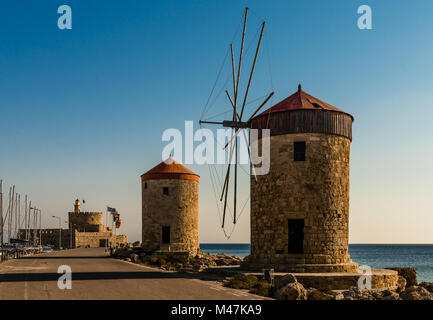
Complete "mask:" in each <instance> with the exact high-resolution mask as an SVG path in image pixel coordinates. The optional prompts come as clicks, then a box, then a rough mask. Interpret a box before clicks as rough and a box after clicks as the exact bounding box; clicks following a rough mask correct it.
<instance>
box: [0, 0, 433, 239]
mask: <svg viewBox="0 0 433 320" xmlns="http://www.w3.org/2000/svg"><path fill="white" fill-rule="evenodd" d="M62 4H68V5H70V6H71V7H72V19H73V29H72V30H59V29H58V28H57V19H58V17H59V15H58V14H57V8H58V6H60V5H62ZM361 4H368V5H370V6H371V7H372V9H373V30H362V31H361V30H359V29H358V28H357V18H358V15H357V8H358V6H359V5H361ZM245 6H249V7H250V8H251V9H252V10H253V12H254V13H255V14H257V15H259V16H260V17H262V18H264V19H265V20H266V21H267V33H266V40H267V43H268V46H269V56H270V63H271V70H272V79H273V87H274V89H275V99H274V102H277V101H279V100H281V99H283V98H285V97H287V96H288V95H289V94H291V93H293V91H295V90H296V86H297V84H298V83H299V82H300V83H302V84H303V88H304V89H305V91H306V92H308V93H310V94H312V95H314V96H316V97H318V98H320V99H322V100H324V101H326V102H328V103H330V104H332V105H334V106H336V107H339V108H341V109H343V110H345V111H347V112H349V113H351V114H352V115H354V117H355V123H354V134H353V144H352V157H351V213H350V214H351V216H350V233H351V234H350V241H351V242H352V243H361V242H383V243H387V242H394V243H398V242H400V243H411V242H418V243H420V242H421V243H433V234H432V233H431V226H432V225H433V215H432V213H433V200H432V199H433V170H432V163H433V126H432V125H431V123H432V120H431V119H432V118H433V90H432V89H433V41H432V40H433V39H432V30H433V19H431V15H432V13H433V2H432V1H430V0H417V1H409V0H407V1H403V0H381V1H378V0H365V1H351V0H327V1H322V0H309V1H287V0H282V1H275V0H270V1H235V0H230V1H228V0H227V1H226V0H218V1H217V0H212V1H210V0H208V1H204V0H200V1H198V0H191V1H188V0H184V1H179V0H172V1H165V0H164V1H162V0H161V1H145V0H140V1H139V0H136V1H131V0H125V1H102V0H93V1H77V0H68V1H66V0H65V1H53V0H44V1H12V0H2V1H1V2H0V179H4V180H5V183H6V184H7V187H9V185H11V184H15V185H16V186H17V188H18V191H19V192H21V193H23V194H24V193H27V194H29V196H30V197H31V198H32V199H33V200H34V201H36V203H37V204H38V205H39V206H40V207H41V208H42V209H44V210H45V212H46V215H47V217H51V216H52V215H54V214H55V215H62V216H63V217H64V218H65V220H66V212H67V211H68V210H70V209H71V208H72V203H73V200H74V199H75V198H76V197H79V198H81V199H86V202H87V207H86V209H88V210H103V209H104V207H105V206H106V205H111V206H115V207H117V208H118V210H119V211H120V213H121V214H122V215H123V220H124V226H123V227H122V228H121V230H120V231H121V232H123V233H126V234H127V235H128V236H129V237H130V239H131V240H136V239H139V238H141V219H140V217H141V196H140V180H139V176H140V174H142V173H143V172H145V171H147V170H148V169H150V168H151V167H153V166H154V165H156V164H157V163H159V162H160V158H161V149H162V147H163V146H164V144H163V143H162V142H161V135H162V132H163V131H164V130H165V129H167V128H179V129H183V126H184V121H185V120H193V121H195V123H197V121H198V119H199V118H200V115H201V114H202V112H203V107H204V104H205V102H206V99H207V97H208V95H209V92H210V90H211V88H212V85H213V82H214V80H215V76H216V73H217V71H218V68H219V67H220V65H221V62H222V59H223V58H224V55H225V52H226V49H227V46H228V44H229V43H230V41H231V40H232V37H233V33H234V31H235V30H236V28H237V26H238V25H239V21H240V19H241V15H242V13H243V9H244V7H245ZM250 21H251V28H252V30H253V31H255V30H256V28H257V26H258V25H259V22H260V21H259V19H257V18H256V17H255V16H254V15H251V18H250ZM261 59H263V60H260V61H261V63H264V62H266V63H267V61H266V55H265V54H264V55H262V56H261ZM264 65H265V64H262V65H260V64H259V67H258V70H257V77H258V79H257V82H256V85H255V87H254V94H252V95H251V96H252V97H257V96H261V95H263V94H264V93H266V92H268V91H269V90H268V89H269V88H268V87H267V85H268V84H269V81H265V80H263V79H264V77H265V76H266V75H267V73H266V70H267V69H266V68H264V67H263V68H262V67H260V66H264ZM266 66H267V65H266ZM261 75H263V77H262V76H261ZM255 92H257V94H255ZM191 169H193V170H195V171H196V172H198V173H199V174H200V175H201V182H200V228H201V229H200V240H201V241H202V242H223V241H225V240H224V236H223V234H222V232H221V230H219V229H218V227H217V213H216V209H215V202H214V200H213V195H212V191H211V186H210V181H209V175H208V168H207V166H192V167H191ZM243 188H244V190H248V185H247V184H244V185H243ZM247 217H248V213H247V214H246V215H245V216H244V217H243V219H242V221H241V222H240V224H239V226H238V227H237V230H236V231H235V233H234V234H233V237H232V239H231V240H230V241H232V242H248V241H249V223H248V218H247ZM56 223H57V222H56V220H54V219H50V218H47V219H46V225H47V226H50V227H54V226H56Z"/></svg>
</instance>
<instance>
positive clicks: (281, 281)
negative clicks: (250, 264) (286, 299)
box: [274, 274, 298, 290]
mask: <svg viewBox="0 0 433 320" xmlns="http://www.w3.org/2000/svg"><path fill="white" fill-rule="evenodd" d="M293 282H298V280H297V279H296V277H295V276H294V275H293V274H286V275H284V276H282V277H276V278H275V280H274V286H275V290H279V289H280V288H282V287H284V286H285V285H287V284H289V283H293Z"/></svg>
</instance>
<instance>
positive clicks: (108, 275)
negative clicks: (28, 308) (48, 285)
mask: <svg viewBox="0 0 433 320" xmlns="http://www.w3.org/2000/svg"><path fill="white" fill-rule="evenodd" d="M61 275H62V274H60V273H3V274H0V283H1V282H21V281H58V280H59V278H60V276H61ZM175 278H179V279H197V278H199V277H197V274H186V273H179V272H152V271H150V272H73V273H72V280H119V279H175ZM206 278H207V277H206V276H204V277H203V279H201V280H212V279H206Z"/></svg>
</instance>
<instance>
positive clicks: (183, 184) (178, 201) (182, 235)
mask: <svg viewBox="0 0 433 320" xmlns="http://www.w3.org/2000/svg"><path fill="white" fill-rule="evenodd" d="M146 186H147V187H146ZM164 187H168V189H169V194H168V195H164V194H163V188H164ZM198 187H199V185H198V182H197V181H192V180H181V179H160V180H145V181H142V219H143V225H142V228H143V230H142V231H143V232H142V237H143V239H142V244H143V246H144V247H145V248H146V249H147V250H162V251H178V252H179V251H180V252H181V251H184V252H190V253H192V254H195V253H196V252H197V250H198V249H199V243H198ZM164 226H167V227H168V226H169V227H170V242H171V243H170V244H169V245H167V244H162V227H164Z"/></svg>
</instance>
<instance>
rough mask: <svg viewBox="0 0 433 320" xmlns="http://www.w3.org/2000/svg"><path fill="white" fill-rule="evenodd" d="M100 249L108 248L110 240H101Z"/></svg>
mask: <svg viewBox="0 0 433 320" xmlns="http://www.w3.org/2000/svg"><path fill="white" fill-rule="evenodd" d="M99 247H100V248H103V247H108V239H99Z"/></svg>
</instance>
